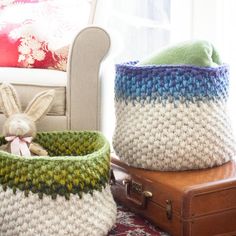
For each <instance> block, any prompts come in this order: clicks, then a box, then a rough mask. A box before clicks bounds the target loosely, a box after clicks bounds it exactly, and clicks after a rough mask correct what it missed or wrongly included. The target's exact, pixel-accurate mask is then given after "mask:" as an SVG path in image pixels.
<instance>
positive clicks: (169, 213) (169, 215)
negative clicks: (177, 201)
mask: <svg viewBox="0 0 236 236" xmlns="http://www.w3.org/2000/svg"><path fill="white" fill-rule="evenodd" d="M166 217H167V219H168V220H171V219H172V203H171V200H166Z"/></svg>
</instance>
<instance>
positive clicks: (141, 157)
mask: <svg viewBox="0 0 236 236" xmlns="http://www.w3.org/2000/svg"><path fill="white" fill-rule="evenodd" d="M135 64H136V62H130V63H126V64H120V65H117V66H116V81H115V108H116V128H115V132H114V136H113V146H114V149H115V151H116V154H117V155H118V156H119V157H120V159H121V160H123V161H125V162H126V163H128V164H130V165H131V166H135V167H140V168H146V169H152V170H163V171H177V170H188V169H202V168H208V167H213V166H218V165H222V164H223V163H225V162H228V161H229V160H231V158H232V157H233V156H234V155H235V153H236V150H235V142H234V137H233V134H232V129H231V125H230V121H229V117H228V113H227V108H226V103H227V99H228V82H229V81H228V67H227V66H226V65H222V66H219V67H216V68H212V67H196V66H183V65H177V66H136V65H135Z"/></svg>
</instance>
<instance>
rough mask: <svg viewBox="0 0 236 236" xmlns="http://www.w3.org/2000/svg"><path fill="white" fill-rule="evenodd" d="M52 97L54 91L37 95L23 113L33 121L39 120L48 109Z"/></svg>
mask: <svg viewBox="0 0 236 236" xmlns="http://www.w3.org/2000/svg"><path fill="white" fill-rule="evenodd" d="M54 95H55V90H53V89H51V90H48V91H44V92H41V93H39V94H37V95H36V96H35V97H34V99H33V100H32V101H31V103H30V104H29V105H28V106H27V108H26V110H25V113H26V114H27V115H28V116H30V117H31V118H32V120H33V121H37V120H39V119H40V118H42V117H43V116H44V115H45V114H46V113H47V112H48V110H49V109H50V106H51V104H52V101H53V98H54Z"/></svg>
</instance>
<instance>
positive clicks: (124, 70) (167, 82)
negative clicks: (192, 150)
mask: <svg viewBox="0 0 236 236" xmlns="http://www.w3.org/2000/svg"><path fill="white" fill-rule="evenodd" d="M137 63H138V62H137V61H133V62H128V63H123V64H117V65H116V78H115V98H116V100H117V101H119V100H122V101H126V102H127V101H137V102H153V101H158V102H163V101H167V100H168V101H191V102H197V101H203V102H206V101H211V100H213V101H218V100H220V101H226V100H227V98H228V87H229V67H228V65H226V64H223V65H221V66H218V67H198V66H191V65H145V66H139V65H138V66H137V65H136V64H137Z"/></svg>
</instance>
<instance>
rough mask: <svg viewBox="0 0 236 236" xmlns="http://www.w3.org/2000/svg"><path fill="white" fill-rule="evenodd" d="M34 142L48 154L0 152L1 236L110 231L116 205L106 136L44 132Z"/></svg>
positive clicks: (1, 140)
mask: <svg viewBox="0 0 236 236" xmlns="http://www.w3.org/2000/svg"><path fill="white" fill-rule="evenodd" d="M35 141H36V142H38V143H39V144H41V145H42V146H43V147H44V148H45V149H46V150H47V151H48V153H49V156H48V157H45V156H33V157H21V156H16V155H12V154H9V153H7V152H3V151H0V235H4V236H36V235H45V236H46V235H50V236H54V235H55V236H65V235H70V236H78V235H80V236H85V235H86V236H93V235H94V236H98V235H107V232H108V231H109V229H111V227H112V225H113V224H114V223H115V220H116V205H115V202H114V200H113V197H112V195H111V191H110V187H109V185H108V179H109V167H110V151H109V144H108V142H107V141H106V140H105V138H104V137H103V136H102V134H100V133H98V132H49V133H46V132H45V133H39V134H38V135H37V137H36V139H35ZM3 143H4V138H3V137H0V144H3Z"/></svg>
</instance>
